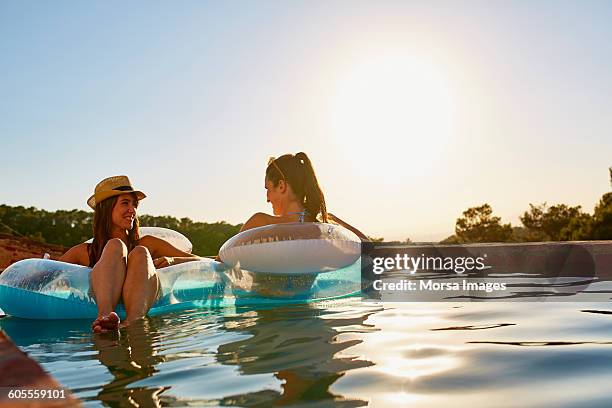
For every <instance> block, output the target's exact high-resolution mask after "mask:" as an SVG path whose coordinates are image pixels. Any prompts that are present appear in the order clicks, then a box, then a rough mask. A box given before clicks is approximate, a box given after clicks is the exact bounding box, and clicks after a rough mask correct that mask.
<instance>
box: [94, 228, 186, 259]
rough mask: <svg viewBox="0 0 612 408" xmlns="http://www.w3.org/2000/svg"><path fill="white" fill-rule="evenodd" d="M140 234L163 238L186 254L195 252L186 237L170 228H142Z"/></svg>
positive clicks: (139, 230)
mask: <svg viewBox="0 0 612 408" xmlns="http://www.w3.org/2000/svg"><path fill="white" fill-rule="evenodd" d="M138 232H139V233H140V236H141V237H144V236H145V235H152V236H154V237H157V238H161V239H163V240H164V241H166V242H169V243H171V244H172V245H173V246H174V247H175V248H178V249H180V250H181V251H184V252H189V253H191V251H192V250H193V245H192V244H191V241H189V239H188V238H187V237H186V236H184V235H183V234H181V233H180V232H177V231H174V230H171V229H168V228H162V227H140V228H139V229H138ZM92 241H93V238H90V239H88V240H87V241H85V242H86V243H88V244H89V243H91V242H92Z"/></svg>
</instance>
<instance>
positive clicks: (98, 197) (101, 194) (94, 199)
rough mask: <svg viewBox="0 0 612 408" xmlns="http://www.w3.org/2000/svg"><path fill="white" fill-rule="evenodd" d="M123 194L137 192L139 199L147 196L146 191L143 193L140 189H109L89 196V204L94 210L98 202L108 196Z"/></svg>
mask: <svg viewBox="0 0 612 408" xmlns="http://www.w3.org/2000/svg"><path fill="white" fill-rule="evenodd" d="M121 194H136V198H138V201H140V200H142V199H143V198H146V197H147V195H146V194H145V193H143V192H142V191H138V190H127V191H119V190H107V191H101V192H99V193H97V194H94V195H92V196H91V197H89V199H88V200H87V205H88V206H89V208H91V209H92V210H95V209H96V204H98V203H101V202H102V201H104V200H106V199H108V198H111V197H115V196H119V195H121Z"/></svg>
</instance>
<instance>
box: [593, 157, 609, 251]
mask: <svg viewBox="0 0 612 408" xmlns="http://www.w3.org/2000/svg"><path fill="white" fill-rule="evenodd" d="M611 173H612V169H611ZM611 178H612V174H611ZM589 232H590V238H591V239H612V192H610V193H606V194H604V195H603V196H602V197H601V200H599V203H598V204H597V205H596V206H595V211H594V212H593V218H592V221H591V225H590V231H589Z"/></svg>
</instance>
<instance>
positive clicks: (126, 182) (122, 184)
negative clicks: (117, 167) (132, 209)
mask: <svg viewBox="0 0 612 408" xmlns="http://www.w3.org/2000/svg"><path fill="white" fill-rule="evenodd" d="M129 193H134V194H136V197H137V198H138V200H139V201H140V200H142V199H143V198H145V197H146V194H145V193H143V192H142V191H138V190H134V188H133V187H132V184H131V183H130V179H128V178H127V176H113V177H108V178H105V179H104V180H102V181H101V182H99V183H98V185H97V186H96V188H95V190H94V193H93V195H92V196H91V197H89V199H88V200H87V205H88V206H90V207H91V208H92V209H95V208H96V204H97V203H99V202H102V201H104V200H106V199H107V198H111V197H115V196H118V195H121V194H129Z"/></svg>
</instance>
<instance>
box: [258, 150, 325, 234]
mask: <svg viewBox="0 0 612 408" xmlns="http://www.w3.org/2000/svg"><path fill="white" fill-rule="evenodd" d="M266 178H267V179H268V180H270V181H271V182H272V184H273V185H274V186H277V185H278V182H279V181H280V180H285V183H287V184H289V185H290V186H291V189H292V190H293V193H294V194H295V197H296V198H297V200H298V201H299V202H301V203H302V205H303V206H304V208H305V209H306V211H307V212H308V214H309V215H311V216H313V217H315V218H317V216H318V215H319V214H320V215H321V217H320V221H321V222H327V208H326V207H325V197H324V196H323V191H322V190H321V187H320V186H319V182H318V181H317V176H316V174H315V171H314V168H313V167H312V163H311V162H310V159H309V158H308V156H307V155H306V153H304V152H299V153H297V154H295V155H293V154H285V155H283V156H281V157H279V158H278V159H275V160H273V161H271V162H270V164H268V168H267V169H266Z"/></svg>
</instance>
